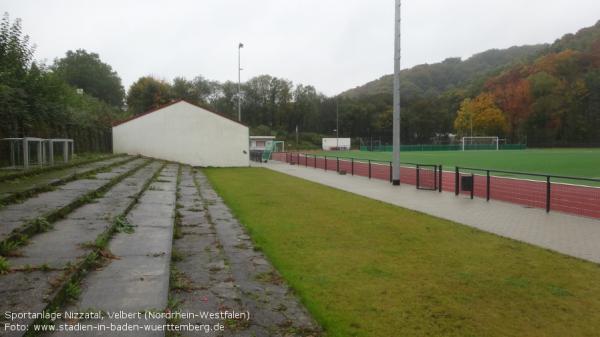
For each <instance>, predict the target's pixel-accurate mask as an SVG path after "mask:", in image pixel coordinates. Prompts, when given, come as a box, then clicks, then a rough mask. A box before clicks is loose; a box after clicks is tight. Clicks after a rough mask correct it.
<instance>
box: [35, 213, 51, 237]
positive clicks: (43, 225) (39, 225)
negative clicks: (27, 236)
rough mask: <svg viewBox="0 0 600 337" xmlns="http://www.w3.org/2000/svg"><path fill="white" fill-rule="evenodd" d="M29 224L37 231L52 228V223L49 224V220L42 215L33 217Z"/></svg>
mask: <svg viewBox="0 0 600 337" xmlns="http://www.w3.org/2000/svg"><path fill="white" fill-rule="evenodd" d="M31 225H32V226H33V228H34V230H35V231H36V232H38V233H42V232H47V231H49V230H51V229H52V225H51V224H50V222H48V220H47V219H46V218H44V217H42V216H41V217H38V218H35V219H34V220H33V221H32V222H31Z"/></svg>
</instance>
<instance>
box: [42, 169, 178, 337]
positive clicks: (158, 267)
mask: <svg viewBox="0 0 600 337" xmlns="http://www.w3.org/2000/svg"><path fill="white" fill-rule="evenodd" d="M177 171H178V166H177V165H175V164H170V165H167V166H166V167H165V168H164V169H163V171H162V172H161V174H160V176H159V177H158V178H157V179H156V180H155V181H154V182H153V183H152V184H151V185H150V186H149V188H148V189H147V190H146V191H145V192H144V193H143V194H142V196H141V198H140V199H139V200H138V202H137V204H136V205H135V207H134V208H133V209H132V210H131V212H130V213H129V214H128V215H127V220H128V222H129V224H131V225H132V226H133V232H131V233H125V232H122V233H117V234H116V235H115V236H114V237H113V239H112V240H111V242H110V244H109V246H108V250H109V251H110V252H111V253H112V254H114V256H115V257H114V259H111V260H110V262H109V263H108V264H107V265H106V266H104V267H102V268H101V269H97V270H94V271H91V272H90V273H89V274H88V275H87V277H86V278H85V279H84V280H83V281H82V284H81V295H80V297H79V299H78V300H77V301H76V302H75V303H74V304H73V305H71V306H70V307H69V308H67V310H71V311H73V310H75V311H77V310H78V311H85V310H87V309H89V308H93V309H94V310H102V311H104V312H107V313H108V312H119V311H125V312H128V313H143V312H146V311H161V312H162V311H163V310H164V309H165V308H166V306H167V299H168V289H169V264H170V260H171V239H172V236H173V214H174V208H175V189H176V180H177ZM111 323H114V324H125V323H129V324H164V323H165V321H164V320H157V321H153V320H143V319H136V318H134V319H109V318H106V319H104V320H103V321H102V324H111ZM54 336H72V334H71V333H66V332H65V333H59V332H57V333H55V334H54ZM78 336H164V332H160V331H157V332H140V331H133V332H123V333H116V332H111V331H104V332H102V331H94V332H86V333H79V334H78Z"/></svg>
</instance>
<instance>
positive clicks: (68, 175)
mask: <svg viewBox="0 0 600 337" xmlns="http://www.w3.org/2000/svg"><path fill="white" fill-rule="evenodd" d="M132 159H133V157H131V156H118V157H111V158H107V159H103V160H99V161H95V162H91V163H87V164H82V165H78V166H73V167H69V168H65V169H61V170H56V171H49V172H46V173H40V174H38V175H35V176H32V177H26V178H23V179H15V180H12V181H3V182H0V202H2V203H4V204H6V203H7V201H10V199H14V198H19V196H20V195H22V194H27V193H31V192H35V191H36V190H38V191H39V190H41V189H44V188H48V187H50V186H57V185H61V184H64V183H66V182H69V181H71V180H74V179H75V178H77V177H78V176H82V175H85V174H88V173H91V172H94V171H97V170H102V169H104V168H107V167H110V166H111V165H115V164H124V163H125V162H127V161H129V160H132Z"/></svg>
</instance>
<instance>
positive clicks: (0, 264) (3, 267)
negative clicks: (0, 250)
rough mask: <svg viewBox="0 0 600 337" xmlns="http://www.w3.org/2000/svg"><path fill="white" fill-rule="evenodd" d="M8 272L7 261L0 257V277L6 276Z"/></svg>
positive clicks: (8, 265)
mask: <svg viewBox="0 0 600 337" xmlns="http://www.w3.org/2000/svg"><path fill="white" fill-rule="evenodd" d="M9 271H10V264H9V263H8V260H6V259H5V258H4V257H2V256H0V275H1V274H6V273H8V272H9Z"/></svg>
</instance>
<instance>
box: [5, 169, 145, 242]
mask: <svg viewBox="0 0 600 337" xmlns="http://www.w3.org/2000/svg"><path fill="white" fill-rule="evenodd" d="M146 162H147V160H146V159H141V158H140V159H136V160H133V161H130V162H127V163H125V164H123V165H118V166H116V167H114V168H112V169H111V170H110V171H108V172H102V173H98V174H96V176H95V178H94V179H80V180H75V181H72V182H70V183H67V184H65V185H62V186H59V187H58V188H57V189H56V190H53V191H50V192H45V193H41V194H38V195H37V196H35V197H33V198H30V199H27V200H26V201H24V202H23V203H20V204H13V205H8V206H6V207H3V208H2V209H0V241H3V240H5V239H7V238H8V237H9V236H10V235H11V232H13V231H14V230H16V229H19V228H20V227H22V226H24V225H25V224H26V223H27V222H29V221H32V220H34V219H36V218H39V217H46V216H47V215H48V214H49V213H51V212H53V211H57V210H60V209H61V208H63V207H65V206H68V205H69V204H71V203H73V202H75V201H76V200H77V199H78V198H80V197H83V196H85V195H86V194H88V193H90V192H94V191H97V190H99V189H101V188H102V187H103V186H107V185H109V184H110V183H111V181H112V180H113V179H115V178H118V177H120V176H123V175H125V174H126V173H127V172H130V171H131V170H134V169H135V168H137V167H139V166H140V165H143V164H144V163H146Z"/></svg>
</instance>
